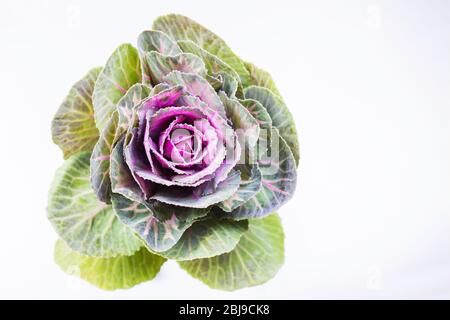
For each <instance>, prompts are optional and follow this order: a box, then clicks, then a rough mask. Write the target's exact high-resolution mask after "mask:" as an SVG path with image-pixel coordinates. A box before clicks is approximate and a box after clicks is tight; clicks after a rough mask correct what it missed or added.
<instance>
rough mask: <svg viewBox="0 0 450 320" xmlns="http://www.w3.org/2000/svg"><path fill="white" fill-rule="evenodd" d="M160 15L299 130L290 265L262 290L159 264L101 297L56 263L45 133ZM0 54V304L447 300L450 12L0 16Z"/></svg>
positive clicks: (165, 9) (168, 7)
mask: <svg viewBox="0 0 450 320" xmlns="http://www.w3.org/2000/svg"><path fill="white" fill-rule="evenodd" d="M171 12H175V13H182V14H185V15H188V16H190V17H192V18H194V19H195V20H197V21H199V22H200V23H202V24H204V25H205V26H207V27H208V28H210V29H211V30H213V31H215V32H216V33H218V34H219V35H220V36H221V37H222V38H224V39H225V40H226V41H227V42H228V43H229V45H230V46H231V47H232V48H233V49H234V51H235V52H237V53H238V54H239V55H240V56H242V57H243V58H244V59H246V60H249V61H252V62H254V63H255V64H257V65H259V66H261V67H263V68H265V69H267V70H269V71H270V72H271V73H272V75H273V77H274V78H275V80H276V82H277V84H278V86H279V88H280V91H281V92H282V94H283V96H284V98H285V100H286V102H287V104H288V106H289V107H290V109H291V111H292V113H293V114H294V117H295V119H296V123H297V127H298V130H299V134H300V143H301V157H302V159H301V164H300V173H299V174H300V175H299V182H298V188H297V192H296V194H295V196H294V198H293V199H292V200H291V201H290V202H289V204H287V205H286V206H284V207H283V209H282V210H280V214H281V217H282V219H283V223H284V228H285V233H286V262H285V265H284V267H283V268H282V269H281V270H280V272H279V273H278V275H277V276H276V278H274V279H273V280H272V281H270V282H269V283H267V284H265V285H263V286H259V287H255V288H249V289H243V290H240V291H236V292H232V293H227V292H221V291H216V290H212V289H209V288H208V287H206V286H205V285H203V284H202V283H200V282H199V281H197V280H195V279H193V278H191V277H190V276H188V275H187V274H186V273H185V272H184V271H182V270H180V269H179V268H178V266H177V265H176V263H173V262H168V263H166V264H165V265H164V266H163V268H162V271H161V273H160V274H159V275H158V277H157V278H156V279H155V280H154V281H152V282H147V283H144V284H141V285H139V286H137V287H135V288H133V289H131V290H126V291H123V290H119V291H115V292H105V291H101V290H99V289H97V288H95V287H93V286H91V285H89V284H88V283H86V282H84V281H83V280H79V279H77V278H75V277H70V276H68V275H66V274H64V273H63V272H62V271H61V270H59V268H58V267H57V266H56V265H55V264H54V262H53V258H52V251H53V244H54V241H55V240H56V238H57V236H56V234H55V232H54V230H53V228H52V227H51V225H50V223H49V222H48V221H47V219H46V212H45V207H46V202H47V190H48V187H49V185H50V182H51V179H52V176H53V173H54V171H55V169H56V168H57V167H58V166H59V165H60V164H61V163H62V155H61V152H60V151H59V149H58V148H57V147H56V146H55V145H53V144H52V142H51V135H50V122H51V118H52V116H53V114H54V113H55V111H56V109H57V107H58V105H59V104H60V102H61V101H62V99H63V98H64V96H65V95H66V93H67V91H68V90H69V88H70V86H71V85H72V83H73V82H75V81H76V80H78V79H79V78H80V77H81V76H82V75H84V74H85V72H86V71H87V70H88V69H90V68H91V67H93V66H98V65H102V64H103V63H104V62H105V60H106V59H107V57H108V56H109V54H110V53H111V52H112V51H113V50H114V49H115V47H117V46H118V45H119V44H121V43H123V42H131V43H133V44H135V43H136V38H137V35H138V34H139V33H140V32H141V31H143V30H145V29H149V28H150V26H151V23H152V21H153V20H154V19H155V18H156V17H157V16H159V15H161V14H165V13H171ZM0 41H1V42H0V46H1V50H0V92H1V107H0V108H1V114H0V119H1V122H0V137H1V144H0V150H1V151H0V154H1V157H0V198H1V207H0V208H1V209H0V214H1V217H0V249H1V250H0V298H143V299H168V298H193V299H195V298H207V299H209V298H213V299H216V298H217V299H219V298H220V299H240V298H268V299H277V298H285V299H290V298H296V299H298V298H450V93H449V92H450V91H449V89H450V2H449V1H445V0H442V1H425V0H424V1H393V0H392V1H376V0H372V1H361V0H358V1H356V0H355V1H281V0H276V1H261V0H258V1H256V0H255V1H242V0H241V1H231V0H227V1H215V2H213V1H193V0H190V1H181V0H179V1H173V0H164V1H149V0H145V1H132V0H126V1H123V0H122V1H111V0H109V1H81V0H73V1H67V0H66V1H61V0H59V1H56V0H55V1H50V0H49V1H17V0H6V1H5V0H2V3H1V9H0Z"/></svg>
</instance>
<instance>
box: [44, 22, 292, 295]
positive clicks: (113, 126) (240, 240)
mask: <svg viewBox="0 0 450 320" xmlns="http://www.w3.org/2000/svg"><path fill="white" fill-rule="evenodd" d="M52 136H53V141H54V142H55V143H56V144H57V145H58V146H59V147H60V148H61V150H62V151H63V154H64V158H65V162H64V163H63V165H62V166H61V167H60V168H59V169H58V170H57V172H56V175H55V177H54V180H53V183H52V186H51V189H50V193H49V204H48V218H49V220H50V221H51V223H52V224H53V226H54V228H55V230H56V232H57V233H58V235H59V237H60V239H59V240H58V241H57V243H56V246H55V261H56V263H57V264H58V265H59V266H60V267H61V268H62V269H63V270H64V271H66V272H68V273H72V274H74V273H75V274H76V275H78V276H80V277H81V278H83V279H85V280H87V281H89V282H90V283H92V284H94V285H96V286H98V287H100V288H103V289H107V290H113V289H120V288H129V287H132V286H134V285H136V284H138V283H140V282H143V281H147V280H150V279H153V278H154V277H155V276H156V274H157V273H158V272H159V270H160V268H161V266H162V264H163V263H164V262H165V261H166V260H167V259H172V260H175V261H177V262H178V263H179V265H180V266H181V268H183V269H184V270H186V271H187V272H188V273H189V274H190V275H192V276H193V277H195V278H198V279H199V280H201V281H202V282H204V283H205V284H207V285H208V286H210V287H211V288H216V289H222V290H235V289H239V288H243V287H249V286H254V285H258V284H262V283H264V282H266V281H268V280H269V279H271V278H272V277H273V276H274V275H275V274H276V273H277V272H278V270H279V268H280V267H281V265H282V264H283V260H284V234H283V230H282V226H281V222H280V219H279V217H278V215H277V214H276V213H275V211H276V210H277V209H278V208H280V207H281V206H282V205H283V204H284V203H286V201H288V200H289V199H290V198H291V197H292V195H293V193H294V190H295V186H296V180H297V174H296V168H297V165H298V161H299V146H298V140H297V133H296V129H295V124H294V121H293V118H292V115H291V113H290V112H289V110H288V109H287V107H286V105H285V103H284V102H283V99H282V98H281V96H280V93H279V91H278V89H277V88H276V86H275V84H274V82H273V80H272V78H271V77H270V75H269V73H267V72H266V71H263V70H262V69H260V68H258V67H256V66H254V65H253V64H251V63H248V62H245V61H243V60H242V59H241V58H239V57H238V56H236V55H235V54H234V53H233V51H231V49H230V48H229V47H228V46H227V45H226V44H225V42H224V41H223V40H222V39H220V38H219V37H218V36H217V35H215V34H214V33H212V32H211V31H209V30H207V29H206V28H204V27H203V26H201V25H199V24H198V23H196V22H194V21H192V20H190V19H189V18H187V17H184V16H181V15H174V14H171V15H166V16H162V17H159V18H158V19H157V20H156V21H155V22H154V24H153V30H150V31H144V32H142V33H141V34H140V35H139V37H138V40H137V48H135V47H133V46H132V45H130V44H123V45H121V46H119V47H118V48H117V49H116V50H115V51H114V52H113V53H112V55H111V57H110V58H109V59H108V61H107V62H106V64H105V65H104V66H103V67H100V68H94V69H92V70H90V71H89V72H88V73H87V75H86V76H85V77H83V78H82V79H81V80H80V81H78V82H77V83H76V84H75V85H74V86H73V87H72V89H71V90H70V92H69V94H68V96H67V97H66V99H65V100H64V102H63V103H62V104H61V106H60V107H59V109H58V111H57V113H56V115H55V117H54V119H53V122H52Z"/></svg>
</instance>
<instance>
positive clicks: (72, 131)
mask: <svg viewBox="0 0 450 320" xmlns="http://www.w3.org/2000/svg"><path fill="white" fill-rule="evenodd" d="M101 69H102V68H101V67H100V68H94V69H91V70H90V71H89V72H88V73H87V74H86V75H85V76H84V77H83V78H82V79H81V80H80V81H78V82H77V83H75V84H74V85H73V86H72V88H71V89H70V91H69V94H68V95H67V97H66V98H65V99H64V101H63V103H62V104H61V105H60V107H59V108H58V111H57V112H56V114H55V116H54V117H53V120H52V138H53V142H54V143H55V144H57V145H58V146H59V147H60V149H61V150H62V152H63V155H64V159H67V158H69V157H70V156H71V155H73V154H76V153H78V152H82V151H92V148H94V145H95V143H96V142H97V140H98V130H97V128H96V126H95V122H94V119H93V114H94V109H93V107H92V91H93V90H94V84H95V81H96V80H97V77H98V75H99V73H100V70H101Z"/></svg>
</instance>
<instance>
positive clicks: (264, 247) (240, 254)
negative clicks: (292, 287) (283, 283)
mask: <svg viewBox="0 0 450 320" xmlns="http://www.w3.org/2000/svg"><path fill="white" fill-rule="evenodd" d="M283 262H284V233H283V228H282V226H281V221H280V218H279V217H278V215H277V214H272V215H270V216H268V217H266V218H264V219H251V220H249V230H248V231H247V232H245V233H244V234H243V236H242V238H241V240H240V241H239V243H238V245H237V246H236V248H234V250H233V251H231V252H229V253H225V254H223V255H220V256H216V257H213V258H207V259H197V260H191V261H181V262H179V264H180V266H181V268H183V269H184V270H186V271H187V272H188V273H189V274H190V275H191V276H192V277H194V278H196V279H199V280H200V281H202V282H203V283H205V284H207V285H208V286H209V287H211V288H214V289H221V290H228V291H232V290H236V289H241V288H245V287H251V286H255V285H259V284H262V283H265V282H267V281H268V280H270V279H271V278H273V277H274V276H275V275H276V273H277V272H278V270H279V269H280V268H281V266H282V265H283Z"/></svg>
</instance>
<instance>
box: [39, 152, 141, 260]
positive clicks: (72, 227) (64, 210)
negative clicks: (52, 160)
mask: <svg viewBox="0 0 450 320" xmlns="http://www.w3.org/2000/svg"><path fill="white" fill-rule="evenodd" d="M89 158H90V153H89V152H83V153H78V154H76V155H74V156H72V157H70V158H69V159H68V160H66V161H65V162H64V164H63V165H62V166H61V167H60V168H59V169H58V170H57V172H56V175H55V177H54V180H53V183H52V187H51V188H50V193H49V202H48V208H47V213H48V218H49V220H50V221H51V223H52V224H53V226H54V228H55V230H56V232H57V233H58V235H59V236H60V237H61V238H62V239H63V240H64V241H65V242H66V243H67V244H68V245H69V246H70V247H71V248H72V249H73V250H75V251H78V252H80V253H81V254H86V255H89V256H95V257H103V258H110V257H114V256H117V255H131V254H133V253H134V252H135V251H137V250H138V249H139V248H140V247H141V246H142V242H141V240H140V239H138V238H137V236H136V235H135V234H134V233H133V232H132V231H131V229H130V228H128V227H127V226H126V225H124V224H123V223H121V222H120V221H119V219H118V218H117V216H116V215H115V214H114V212H113V210H112V208H111V206H108V205H106V204H105V203H103V202H100V201H99V200H98V199H97V196H96V195H95V193H94V191H93V190H92V188H91V184H90V181H89Z"/></svg>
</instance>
